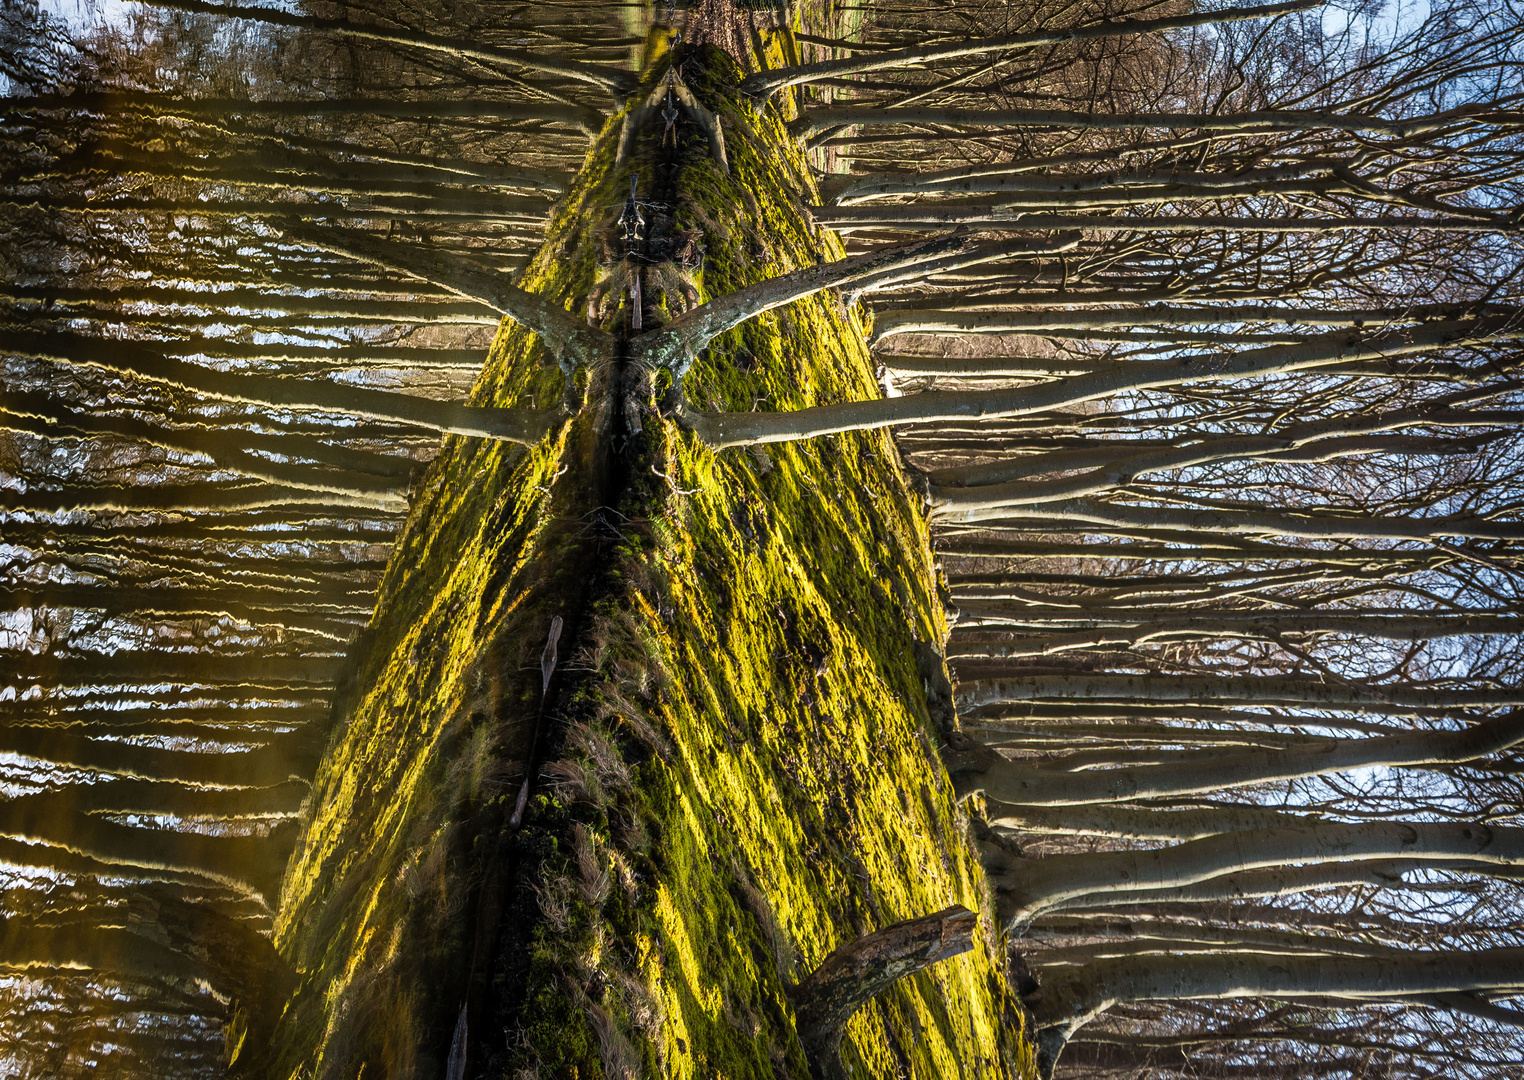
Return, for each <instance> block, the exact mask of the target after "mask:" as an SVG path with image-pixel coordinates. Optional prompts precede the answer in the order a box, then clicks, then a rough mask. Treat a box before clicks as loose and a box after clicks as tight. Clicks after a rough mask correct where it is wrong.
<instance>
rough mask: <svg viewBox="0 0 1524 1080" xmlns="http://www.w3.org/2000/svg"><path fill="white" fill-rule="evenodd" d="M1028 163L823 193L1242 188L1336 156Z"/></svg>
mask: <svg viewBox="0 0 1524 1080" xmlns="http://www.w3.org/2000/svg"><path fill="white" fill-rule="evenodd" d="M1034 167H1036V166H1035V163H1028V164H1026V165H1022V166H1018V165H965V166H963V167H961V168H957V169H940V170H935V171H931V172H918V173H912V172H886V173H867V174H864V175H858V176H852V175H847V176H838V177H834V178H831V179H828V180H827V181H825V182H824V183H822V185H821V188H820V193H821V195H822V196H823V197H825V199H826V201H827V202H829V203H831V204H832V205H838V206H840V205H846V204H849V203H854V202H857V201H859V200H861V199H870V198H875V197H877V196H881V195H914V194H924V195H952V194H959V193H962V194H975V193H985V192H1001V191H1018V192H1041V193H1044V194H1054V195H1064V194H1079V193H1084V192H1089V191H1096V190H1104V189H1113V188H1116V189H1130V188H1162V187H1174V186H1181V185H1183V186H1185V187H1190V188H1199V189H1202V190H1212V189H1217V190H1228V191H1232V190H1237V189H1240V188H1243V187H1245V186H1252V185H1257V184H1268V183H1278V182H1282V181H1286V180H1309V179H1313V178H1316V177H1323V176H1328V175H1330V174H1331V173H1332V172H1333V171H1334V168H1335V165H1334V163H1333V162H1331V161H1327V160H1323V161H1320V160H1317V159H1314V160H1312V161H1303V162H1298V163H1297V164H1295V165H1277V166H1271V167H1268V168H1263V169H1245V170H1242V171H1239V172H1236V173H1213V172H1182V171H1179V170H1172V171H1168V172H1165V171H1140V170H1123V169H1113V170H1111V171H1109V172H1099V173H1052V172H1047V173H1041V174H1036V173H1033V172H1031V171H1030V170H1031V169H1032V168H1034Z"/></svg>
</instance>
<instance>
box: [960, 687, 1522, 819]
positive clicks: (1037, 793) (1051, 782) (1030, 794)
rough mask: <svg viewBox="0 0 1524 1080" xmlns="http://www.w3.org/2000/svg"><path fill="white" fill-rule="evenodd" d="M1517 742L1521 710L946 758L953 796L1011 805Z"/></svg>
mask: <svg viewBox="0 0 1524 1080" xmlns="http://www.w3.org/2000/svg"><path fill="white" fill-rule="evenodd" d="M1521 742H1524V712H1517V711H1515V712H1511V713H1509V714H1507V715H1506V716H1501V717H1497V718H1494V719H1491V720H1484V721H1482V722H1481V723H1479V724H1476V725H1474V726H1472V727H1469V728H1462V729H1461V730H1459V731H1419V732H1413V733H1411V734H1404V735H1386V736H1381V737H1377V738H1369V739H1334V740H1330V741H1328V742H1325V743H1320V744H1317V745H1314V746H1312V747H1310V748H1307V749H1285V750H1256V751H1251V752H1247V753H1228V754H1218V753H1215V752H1213V751H1201V752H1197V753H1191V754H1189V755H1187V756H1186V757H1185V759H1184V760H1182V761H1180V762H1171V763H1166V764H1160V765H1136V766H1123V767H1120V768H1115V769H1094V770H1087V771H1083V772H1063V771H1058V770H1055V769H1051V768H1044V767H1042V766H1039V765H1030V764H1026V763H1023V762H1016V761H1011V760H1008V759H1007V758H1004V757H1002V756H1001V755H999V754H997V753H995V752H994V751H992V750H987V749H986V750H983V751H981V750H980V749H979V748H978V747H977V746H975V747H971V748H970V749H968V750H967V751H965V752H962V753H957V754H953V755H950V756H949V757H948V768H949V771H951V772H952V775H953V782H954V784H955V785H956V786H957V789H958V792H959V794H963V795H966V794H972V793H974V792H976V791H983V792H984V793H985V794H986V795H988V796H990V797H991V798H994V799H998V800H1000V801H1001V802H1004V803H1012V804H1015V805H1018V806H1078V805H1083V804H1086V803H1120V802H1133V801H1136V800H1138V799H1162V798H1170V797H1178V796H1180V795H1198V794H1202V793H1206V792H1213V791H1220V790H1222V789H1225V788H1233V787H1240V786H1242V785H1245V784H1262V783H1270V782H1272V781H1279V780H1295V779H1300V778H1303V777H1309V776H1327V775H1330V774H1332V773H1338V772H1348V771H1350V770H1353V769H1366V768H1391V769H1395V768H1404V767H1411V766H1429V767H1439V766H1444V765H1458V764H1460V763H1462V762H1467V761H1474V760H1477V759H1479V758H1482V757H1486V756H1488V755H1491V754H1496V753H1500V752H1502V751H1504V750H1508V749H1510V748H1512V747H1515V746H1518V745H1519V744H1520V743H1521Z"/></svg>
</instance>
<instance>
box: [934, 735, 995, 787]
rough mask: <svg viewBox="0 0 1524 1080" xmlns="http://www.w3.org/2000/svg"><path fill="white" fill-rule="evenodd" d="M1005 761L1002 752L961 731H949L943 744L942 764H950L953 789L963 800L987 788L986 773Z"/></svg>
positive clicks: (949, 774)
mask: <svg viewBox="0 0 1524 1080" xmlns="http://www.w3.org/2000/svg"><path fill="white" fill-rule="evenodd" d="M1004 761H1005V758H1003V757H1001V756H1000V754H999V752H997V751H995V750H993V749H991V748H990V747H988V746H985V745H984V744H983V743H981V742H979V741H977V740H975V739H971V738H969V737H968V735H966V734H964V733H963V732H961V731H953V732H949V733H948V736H947V742H946V744H945V745H944V746H943V747H942V764H943V765H945V766H946V767H947V773H948V776H950V777H951V778H952V782H953V791H954V793H955V794H956V795H957V797H958V798H960V799H965V798H967V797H968V796H970V795H976V794H978V793H979V792H981V791H983V790H984V777H985V774H986V773H988V772H989V771H990V769H991V768H994V767H995V766H998V765H1000V764H1002V763H1003V762H1004Z"/></svg>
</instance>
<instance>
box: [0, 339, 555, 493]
mask: <svg viewBox="0 0 1524 1080" xmlns="http://www.w3.org/2000/svg"><path fill="white" fill-rule="evenodd" d="M0 349H4V350H7V351H10V352H13V353H17V354H20V355H24V356H33V357H37V358H40V359H47V360H54V361H56V362H58V363H62V364H69V365H76V366H81V367H96V368H102V369H104V370H107V371H114V372H118V373H120V374H124V375H135V376H141V377H143V378H148V379H153V380H155V381H157V382H165V383H170V384H172V385H175V386H182V387H185V388H186V389H187V390H195V391H199V392H201V393H204V394H210V395H211V396H212V397H216V398H222V399H224V400H228V401H243V402H248V403H250V404H253V405H273V406H278V407H285V408H298V409H301V408H306V409H318V410H322V411H325V412H333V413H339V414H341V415H345V416H367V417H371V418H374V419H379V420H393V421H397V422H399V423H403V424H409V425H412V426H415V427H422V428H429V429H432V430H435V431H446V432H450V433H452V434H456V435H471V436H476V437H479V438H486V439H501V440H504V441H506V442H517V443H523V444H525V445H529V446H532V445H534V444H535V443H536V442H538V441H539V440H540V439H541V438H542V437H543V436H544V435H545V433H546V432H547V431H548V430H549V428H550V425H551V424H552V423H553V422H554V418H555V416H556V415H557V414H556V412H555V410H546V411H543V412H538V413H535V412H530V411H528V410H525V409H486V408H477V407H474V406H470V405H456V404H452V403H449V402H441V401H432V400H430V399H428V398H421V397H413V396H411V395H409V394H398V393H393V392H391V391H387V390H371V389H367V388H365V387H358V386H344V385H341V384H339V383H332V382H326V381H316V380H292V379H280V378H274V377H271V376H265V375H238V374H229V373H226V372H221V371H216V370H213V369H211V368H207V367H202V366H201V365H199V364H193V363H191V362H189V361H186V360H178V359H175V358H173V357H170V356H166V355H164V354H163V353H161V352H159V351H158V350H156V349H153V348H150V347H148V346H146V345H140V344H137V343H135V342H130V341H118V340H106V339H103V338H89V337H85V336H82V335H75V334H64V333H40V332H28V331H15V330H0ZM122 497H123V498H126V497H127V493H125V492H123V496H122ZM275 501H280V500H275ZM111 505H122V504H120V503H116V504H111ZM250 505H269V503H268V502H267V503H255V504H250Z"/></svg>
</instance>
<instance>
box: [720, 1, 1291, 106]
mask: <svg viewBox="0 0 1524 1080" xmlns="http://www.w3.org/2000/svg"><path fill="white" fill-rule="evenodd" d="M1318 2H1319V0H1292V2H1290V3H1281V4H1268V5H1265V6H1262V7H1249V8H1227V9H1223V10H1218V11H1211V12H1202V13H1198V14H1192V15H1176V16H1172V17H1169V18H1163V19H1135V20H1115V21H1107V22H1099V23H1093V24H1091V25H1089V26H1081V27H1075V28H1073V29H1067V30H1047V31H1038V32H1036V33H1027V34H1005V35H1001V36H998V37H986V38H971V39H969V38H965V39H963V40H961V41H956V42H949V43H947V44H941V45H924V46H920V47H919V48H911V49H895V50H893V51H890V52H875V53H867V54H865V55H860V56H853V57H849V58H847V59H843V60H823V61H821V62H819V63H815V64H801V65H797V66H794V67H786V68H777V69H774V70H771V71H759V72H757V73H756V74H754V75H750V76H748V77H746V78H745V79H743V80H741V92H742V93H743V94H749V95H751V96H753V97H757V98H760V99H762V100H764V101H765V100H766V99H767V98H769V97H771V96H772V95H773V94H775V93H777V92H778V91H779V90H782V89H784V88H785V87H788V86H799V85H801V84H804V83H811V82H819V81H820V80H821V79H834V78H841V77H843V76H849V75H865V74H868V73H870V72H874V71H887V70H890V69H892V68H901V67H910V66H912V65H916V64H923V63H927V62H930V61H934V60H951V59H956V58H957V57H960V56H972V55H975V54H978V53H989V52H1012V51H1015V50H1018V49H1035V48H1040V47H1041V46H1044V45H1059V44H1063V43H1065V42H1070V41H1089V40H1091V39H1094V38H1103V37H1114V36H1117V35H1120V34H1143V33H1153V32H1158V31H1163V30H1178V29H1184V28H1188V27H1192V26H1209V25H1211V24H1213V23H1223V22H1236V21H1240V20H1244V19H1261V18H1268V17H1271V16H1274V15H1282V14H1285V13H1287V12H1292V11H1306V10H1307V9H1309V8H1312V7H1316V6H1317V4H1318Z"/></svg>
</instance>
